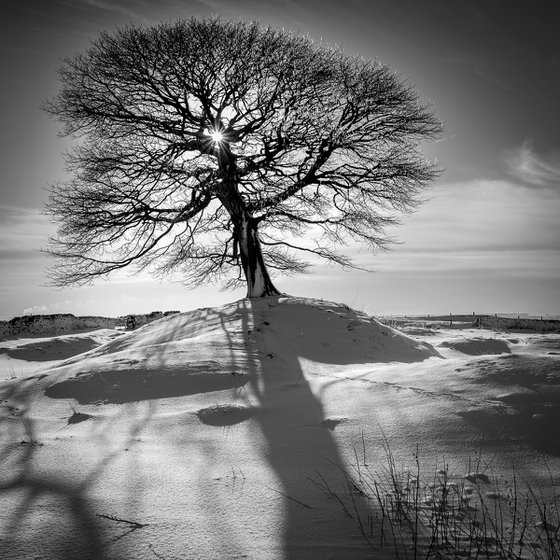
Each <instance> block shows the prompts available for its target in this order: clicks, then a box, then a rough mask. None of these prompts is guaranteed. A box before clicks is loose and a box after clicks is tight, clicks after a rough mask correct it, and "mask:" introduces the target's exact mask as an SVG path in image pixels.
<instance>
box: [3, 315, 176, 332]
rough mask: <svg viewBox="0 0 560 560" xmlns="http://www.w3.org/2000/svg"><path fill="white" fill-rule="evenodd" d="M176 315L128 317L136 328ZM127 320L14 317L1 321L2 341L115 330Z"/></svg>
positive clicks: (52, 316)
mask: <svg viewBox="0 0 560 560" xmlns="http://www.w3.org/2000/svg"><path fill="white" fill-rule="evenodd" d="M174 313H179V311H166V312H165V313H162V312H161V311H152V313H148V314H147V315H129V316H128V317H134V322H135V327H140V326H142V325H146V324H147V323H151V322H152V321H155V320H157V319H161V317H164V316H167V315H172V314H174ZM126 319H127V317H116V318H115V317H94V316H86V317H76V316H74V315H72V314H71V313H58V314H55V315H24V316H22V317H14V318H13V319H10V320H9V321H0V339H6V338H14V337H18V336H42V335H45V336H47V335H60V334H69V333H72V332H81V331H90V330H97V329H114V328H115V327H117V326H122V327H125V326H126Z"/></svg>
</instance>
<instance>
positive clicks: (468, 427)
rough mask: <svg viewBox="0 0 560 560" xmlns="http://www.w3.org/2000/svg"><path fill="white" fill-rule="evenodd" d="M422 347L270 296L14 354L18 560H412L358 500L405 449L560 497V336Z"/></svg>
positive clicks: (11, 545)
mask: <svg viewBox="0 0 560 560" xmlns="http://www.w3.org/2000/svg"><path fill="white" fill-rule="evenodd" d="M411 331H412V330H411ZM414 332H415V333H416V334H415V335H414V336H415V337H416V338H413V337H411V336H409V335H407V334H403V333H402V332H399V331H397V330H394V329H392V328H390V327H388V326H386V325H383V324H381V323H379V322H377V321H376V320H375V319H373V318H371V317H368V316H366V315H365V314H362V313H359V312H357V311H354V310H352V309H349V308H347V307H346V306H343V305H340V304H335V303H331V302H324V301H321V300H310V299H303V298H294V297H269V298H260V299H256V300H247V299H244V300H240V301H237V302H233V303H231V304H228V305H224V306H221V307H216V308H208V309H198V310H195V311H191V312H187V313H181V314H177V315H171V316H168V317H165V318H162V319H160V320H158V321H155V322H153V323H150V324H148V325H146V326H144V327H142V328H140V329H138V330H136V331H132V332H126V333H118V332H116V331H108V330H105V331H95V332H90V333H80V334H73V335H66V336H65V337H56V338H52V339H47V338H45V339H18V340H11V341H4V342H2V343H0V434H1V436H0V466H1V471H0V491H1V493H0V497H1V499H2V508H0V557H2V558H3V559H4V558H8V559H9V558H14V559H20V558H22V559H23V558H42V559H51V558H52V559H55V558H56V559H59V558H73V559H74V558H96V559H98V558H99V559H102V558H111V559H113V558H135V559H148V558H151V559H154V558H165V559H168V560H174V559H178V558H181V559H205V560H207V559H208V560H212V559H235V558H249V559H264V560H268V559H270V560H288V559H290V560H291V559H311V560H314V559H356V560H360V559H362V558H374V557H375V558H393V557H395V551H394V549H392V548H391V547H390V546H388V545H387V544H385V545H384V546H383V547H381V548H380V540H379V531H380V528H379V523H378V521H379V516H378V512H377V511H376V510H375V505H374V504H373V503H372V502H371V500H367V499H366V498H365V497H364V496H363V495H362V494H360V493H359V492H358V491H357V489H356V488H354V487H353V486H352V485H353V483H352V480H354V479H355V477H356V469H364V468H366V465H367V468H368V469H371V470H372V471H373V472H384V469H385V468H386V464H387V446H389V447H390V452H391V454H392V457H393V460H394V461H395V462H396V463H397V464H398V465H402V468H403V469H405V468H410V467H411V466H413V465H414V462H415V454H416V453H417V454H418V455H419V456H420V457H421V459H422V462H423V464H424V465H426V468H427V469H428V471H429V472H432V473H435V472H437V470H438V469H439V470H441V469H442V468H443V469H444V470H443V471H442V472H444V473H446V476H447V473H449V479H450V480H454V481H456V482H454V484H455V483H460V481H461V480H467V481H470V482H472V483H473V484H480V485H482V486H484V485H486V486H484V488H485V492H486V493H487V494H492V493H494V494H496V496H498V497H499V495H500V493H499V491H498V490H496V488H494V487H493V486H487V484H489V483H486V481H485V480H483V478H482V477H483V476H485V477H488V476H490V478H489V481H490V479H492V480H493V477H506V476H509V474H510V473H511V468H512V465H515V469H516V472H517V473H519V476H521V477H524V478H525V479H527V480H529V481H531V482H532V483H533V484H535V485H536V487H538V488H539V491H541V492H543V493H544V494H546V495H548V494H550V493H551V492H552V493H553V492H554V488H553V487H552V485H551V482H550V473H551V472H552V473H554V476H556V475H557V473H558V472H560V471H559V470H558V467H560V461H559V457H560V441H559V437H558V435H557V426H558V420H560V357H559V354H558V351H559V350H560V336H558V335H550V334H549V335H535V334H527V333H523V334H515V335H511V334H507V333H499V332H494V331H485V330H481V329H470V328H464V329H459V330H458V329H453V330H446V329H442V328H430V329H429V330H425V331H424V332H423V331H422V330H421V329H419V330H417V331H414ZM61 358H65V359H61ZM22 442H23V443H22ZM473 460H476V461H478V464H482V465H483V466H484V469H480V471H482V470H484V472H485V473H486V474H484V475H483V474H482V472H479V471H478V470H476V469H473V462H472V461H473ZM443 463H445V465H444V466H442V465H443ZM430 469H431V470H430ZM465 475H466V476H470V479H465V478H464V477H465ZM469 488H471V490H472V487H469ZM471 490H469V491H471ZM547 493H548V494H547ZM343 504H344V505H343ZM344 508H346V509H344ZM358 513H359V519H360V520H362V521H363V523H366V521H368V523H369V525H368V531H367V535H366V536H368V539H369V542H368V540H366V538H364V536H363V535H362V534H361V531H360V527H359V522H358Z"/></svg>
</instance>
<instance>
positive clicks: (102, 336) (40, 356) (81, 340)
mask: <svg viewBox="0 0 560 560" xmlns="http://www.w3.org/2000/svg"><path fill="white" fill-rule="evenodd" d="M119 335H120V333H119V332H116V331H110V330H107V329H103V330H100V331H95V332H93V333H88V334H78V335H66V336H57V337H55V338H42V339H38V340H34V341H33V342H28V343H24V344H18V345H17V346H14V343H13V341H10V342H11V346H10V345H8V346H3V347H0V354H6V355H7V356H9V357H10V358H13V359H15V360H24V361H26V362H50V361H55V360H66V359H68V358H71V357H72V356H77V355H79V354H83V353H85V352H89V351H90V350H92V349H93V348H96V347H98V346H100V345H101V344H103V343H105V342H107V341H108V340H110V339H112V338H115V337H116V336H119Z"/></svg>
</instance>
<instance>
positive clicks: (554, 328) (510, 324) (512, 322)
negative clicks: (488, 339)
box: [474, 315, 560, 333]
mask: <svg viewBox="0 0 560 560" xmlns="http://www.w3.org/2000/svg"><path fill="white" fill-rule="evenodd" d="M474 325H475V326H476V327H482V328H485V329H496V330H498V331H528V332H539V333H558V332H560V321H558V320H554V319H529V318H526V317H518V318H517V319H516V318H512V317H497V316H491V315H481V316H479V317H477V318H476V321H475V323H474Z"/></svg>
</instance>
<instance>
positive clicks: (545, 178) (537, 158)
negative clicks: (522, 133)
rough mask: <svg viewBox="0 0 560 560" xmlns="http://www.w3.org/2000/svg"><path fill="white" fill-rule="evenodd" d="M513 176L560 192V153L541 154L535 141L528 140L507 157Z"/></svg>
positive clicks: (523, 181)
mask: <svg viewBox="0 0 560 560" xmlns="http://www.w3.org/2000/svg"><path fill="white" fill-rule="evenodd" d="M507 163H508V168H509V169H508V170H509V174H510V176H511V177H513V178H514V179H517V180H519V181H521V182H522V183H524V184H527V185H531V186H536V187H546V188H552V189H556V190H557V191H558V192H560V153H558V152H552V153H549V154H547V155H546V156H541V155H539V154H538V153H537V152H536V150H535V148H534V146H533V143H532V142H530V141H526V142H524V143H523V145H522V146H521V147H520V148H519V149H517V150H515V151H513V152H510V153H509V156H508V158H507Z"/></svg>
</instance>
